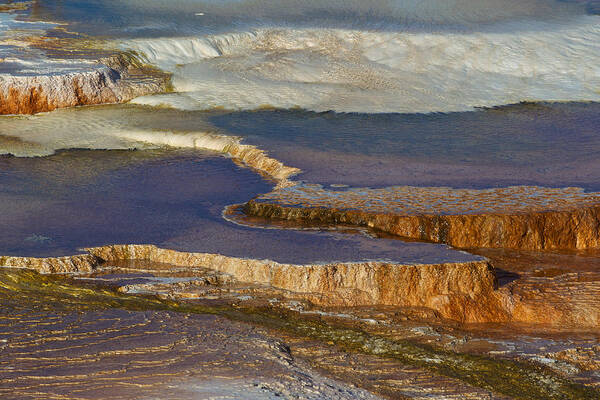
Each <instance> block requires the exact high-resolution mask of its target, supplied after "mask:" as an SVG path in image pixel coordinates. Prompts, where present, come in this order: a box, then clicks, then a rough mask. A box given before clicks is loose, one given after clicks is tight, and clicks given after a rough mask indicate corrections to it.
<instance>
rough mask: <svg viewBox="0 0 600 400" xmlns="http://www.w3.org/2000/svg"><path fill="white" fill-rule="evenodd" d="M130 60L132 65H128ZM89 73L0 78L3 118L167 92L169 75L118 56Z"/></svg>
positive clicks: (0, 102)
mask: <svg viewBox="0 0 600 400" xmlns="http://www.w3.org/2000/svg"><path fill="white" fill-rule="evenodd" d="M128 60H129V61H128ZM102 62H103V63H104V64H105V65H102V64H98V65H97V66H96V67H92V68H90V70H88V71H82V72H73V73H67V74H56V75H32V76H26V75H25V76H2V77H0V114H35V113H39V112H45V111H52V110H55V109H57V108H65V107H74V106H81V105H93V104H106V103H123V102H126V101H129V100H131V99H133V98H135V97H138V96H143V95H147V94H151V93H158V92H163V91H165V90H167V89H168V85H169V79H170V77H169V75H167V74H164V73H161V72H159V71H156V70H154V69H152V68H149V67H148V68H145V67H143V66H140V65H137V64H136V63H133V62H132V61H131V60H130V57H127V56H125V55H118V56H114V57H110V58H108V59H105V60H102Z"/></svg>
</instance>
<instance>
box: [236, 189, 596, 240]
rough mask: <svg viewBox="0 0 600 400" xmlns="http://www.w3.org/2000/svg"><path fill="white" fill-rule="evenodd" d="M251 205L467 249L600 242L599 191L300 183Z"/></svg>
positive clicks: (254, 211) (270, 214)
mask: <svg viewBox="0 0 600 400" xmlns="http://www.w3.org/2000/svg"><path fill="white" fill-rule="evenodd" d="M411 189H412V190H411ZM469 196H470V198H469ZM244 210H245V212H246V213H247V214H248V215H251V216H257V217H265V218H273V219H284V220H293V221H300V222H310V223H325V224H349V225H357V226H363V227H369V228H373V229H376V230H379V231H383V232H386V233H390V234H393V235H398V236H402V237H405V238H411V239H416V240H424V241H430V242H436V243H445V244H449V245H451V246H454V247H460V248H469V247H501V248H512V249H522V250H557V249H568V250H574V249H578V250H581V249H594V248H600V196H598V194H597V193H584V192H583V191H581V190H578V189H569V188H567V189H546V188H535V187H532V188H528V187H514V188H503V189H490V190H485V191H477V190H454V189H448V188H406V187H403V188H398V189H396V188H389V189H386V190H385V191H384V192H383V193H382V192H381V190H374V189H364V190H361V191H349V192H344V191H341V192H332V191H326V190H322V189H320V188H313V187H306V188H304V187H293V188H290V189H287V190H276V191H274V192H272V193H269V194H267V195H264V196H260V197H258V198H257V199H254V200H251V201H249V202H248V203H247V204H246V206H245V208H244Z"/></svg>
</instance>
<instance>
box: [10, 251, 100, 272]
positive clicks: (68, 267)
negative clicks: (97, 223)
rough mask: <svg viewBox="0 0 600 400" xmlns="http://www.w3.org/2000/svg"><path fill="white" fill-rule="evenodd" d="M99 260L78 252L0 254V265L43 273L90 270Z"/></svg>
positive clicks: (98, 263)
mask: <svg viewBox="0 0 600 400" xmlns="http://www.w3.org/2000/svg"><path fill="white" fill-rule="evenodd" d="M100 263H101V260H100V259H99V258H98V257H96V256H93V255H91V254H79V255H74V256H66V257H47V258H35V257H11V256H1V257H0V266H4V267H12V268H28V269H33V270H36V271H38V272H40V273H43V274H60V273H74V272H92V271H93V270H94V269H95V268H96V267H97V266H98V265H100Z"/></svg>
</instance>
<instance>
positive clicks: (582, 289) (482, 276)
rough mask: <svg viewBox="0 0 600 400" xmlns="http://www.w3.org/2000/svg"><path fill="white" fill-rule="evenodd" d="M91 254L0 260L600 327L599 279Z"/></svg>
mask: <svg viewBox="0 0 600 400" xmlns="http://www.w3.org/2000/svg"><path fill="white" fill-rule="evenodd" d="M86 250H87V251H88V252H89V254H87V255H75V256H72V257H59V258H28V257H0V266H7V267H17V268H30V269H35V270H37V271H39V272H43V273H65V272H90V271H93V270H95V269H96V268H97V267H99V266H101V265H103V264H110V263H111V262H112V263H117V264H119V263H122V262H124V261H125V262H126V261H135V260H144V261H148V262H151V263H160V264H161V265H163V266H165V267H166V266H168V268H171V269H173V270H178V271H179V272H180V273H181V268H182V267H183V268H187V269H190V271H193V270H195V269H198V268H207V269H210V270H214V271H218V272H219V273H222V274H226V275H223V279H225V280H223V281H222V282H221V281H220V282H221V283H225V282H230V281H231V279H235V280H237V281H239V282H246V283H253V284H260V285H266V286H267V287H271V288H274V289H278V290H280V291H281V292H279V293H280V294H282V295H283V296H285V297H288V298H296V299H304V300H308V301H310V302H312V303H314V304H315V305H320V306H332V307H339V306H350V307H353V306H373V305H380V306H386V305H387V306H397V307H418V308H420V307H425V308H428V309H431V310H433V311H434V312H435V313H436V315H437V316H439V317H441V318H446V319H451V320H455V321H459V322H465V323H470V322H476V323H479V322H515V323H528V324H544V325H549V326H555V327H561V328H568V329H574V328H586V327H591V328H598V326H599V324H600V314H599V312H598V310H599V309H600V308H599V307H598V301H597V293H599V292H600V287H599V286H598V282H599V281H598V280H597V279H596V278H595V277H592V276H591V275H589V274H587V275H585V274H581V273H579V274H567V275H564V276H562V275H561V276H559V277H555V278H551V279H550V278H548V279H545V280H544V279H542V280H540V279H541V278H539V277H536V276H524V277H523V278H522V279H519V280H516V281H514V282H511V283H510V284H507V285H505V286H503V287H501V288H498V284H497V280H496V274H495V271H494V269H493V267H492V265H491V264H490V262H489V261H488V260H487V259H485V260H482V261H472V262H463V263H442V264H415V265H402V264H394V263H391V262H354V263H330V264H324V265H294V264H281V263H277V262H274V261H270V260H253V259H242V258H235V257H228V256H223V255H219V254H210V253H187V252H180V251H175V250H168V249H161V248H158V247H156V246H154V245H110V246H103V247H95V248H89V249H86ZM499 262H500V261H499ZM504 262H510V259H509V258H507V259H505V260H504ZM500 264H501V262H500ZM502 266H503V267H504V265H502ZM209 283H210V282H209Z"/></svg>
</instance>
